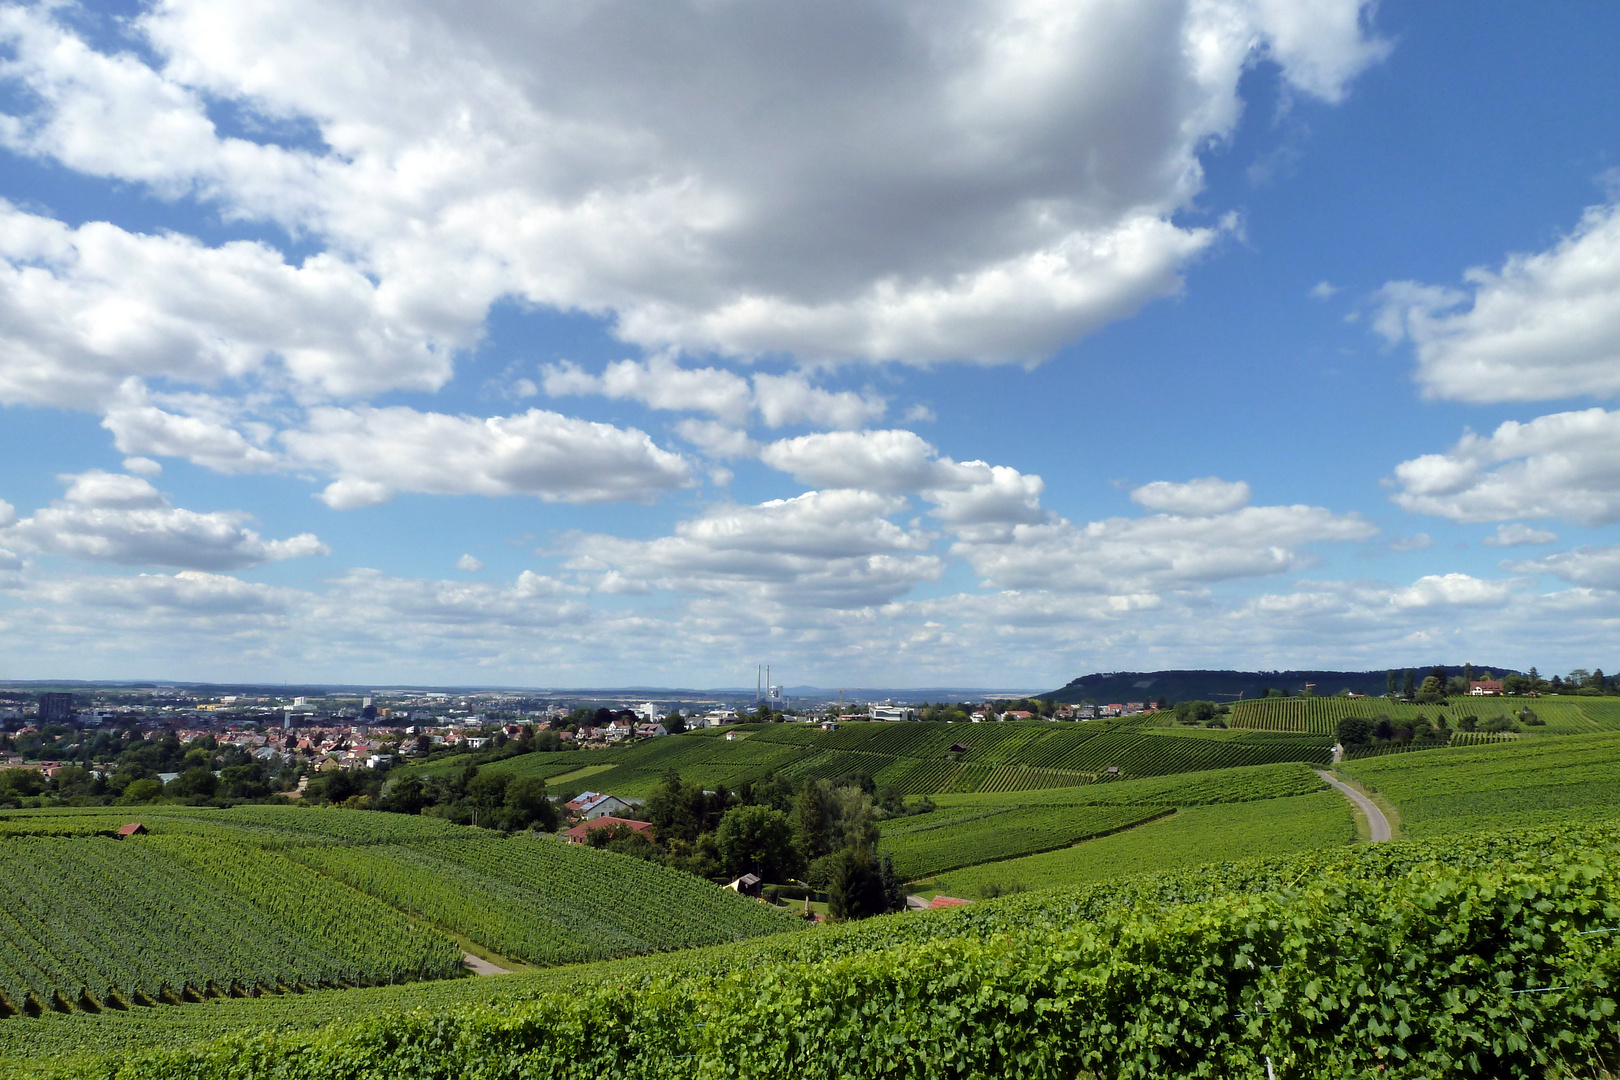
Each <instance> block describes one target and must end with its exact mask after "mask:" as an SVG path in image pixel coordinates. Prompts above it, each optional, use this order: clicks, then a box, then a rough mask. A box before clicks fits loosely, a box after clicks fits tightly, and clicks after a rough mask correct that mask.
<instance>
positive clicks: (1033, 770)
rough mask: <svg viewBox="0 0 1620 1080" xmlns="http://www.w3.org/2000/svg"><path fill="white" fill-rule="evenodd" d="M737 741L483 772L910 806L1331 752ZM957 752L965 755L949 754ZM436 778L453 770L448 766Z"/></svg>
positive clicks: (769, 738) (772, 733)
mask: <svg viewBox="0 0 1620 1080" xmlns="http://www.w3.org/2000/svg"><path fill="white" fill-rule="evenodd" d="M735 730H737V731H738V732H739V734H741V735H743V736H744V737H743V738H741V739H738V740H736V741H734V742H728V741H726V740H724V739H722V738H717V737H716V733H715V732H713V731H707V730H705V731H700V732H691V733H688V734H685V735H676V736H669V737H666V738H659V739H648V740H644V741H642V742H637V743H634V744H631V745H628V746H623V747H618V748H614V749H609V750H579V751H565V752H561V753H539V754H525V755H523V756H521V757H517V758H508V759H506V760H503V761H500V762H497V763H495V764H492V765H489V766H486V768H489V769H494V770H498V771H501V772H508V773H512V774H514V775H528V776H542V777H545V778H546V780H547V783H548V784H549V785H550V787H551V790H552V791H553V793H556V794H561V795H565V796H572V795H575V794H577V793H578V792H579V791H581V790H584V789H586V788H587V787H589V788H591V789H593V790H599V791H611V792H612V793H613V794H615V795H621V796H628V797H631V798H645V797H647V796H649V795H651V794H652V793H653V792H654V791H655V790H657V788H658V785H659V784H660V783H662V782H663V778H664V775H665V774H666V773H667V772H668V771H669V770H671V769H674V770H675V771H677V772H679V773H680V774H681V776H682V777H683V778H684V779H686V780H687V781H689V782H696V783H700V784H702V785H703V786H704V787H707V788H710V789H713V788H717V787H720V786H722V785H723V786H725V787H727V788H730V789H731V790H733V791H735V790H738V789H739V788H741V787H742V786H743V785H744V784H747V783H752V782H756V781H759V780H762V779H764V778H765V777H767V776H770V775H772V774H773V773H780V774H782V775H784V776H788V777H792V778H794V779H795V780H801V781H802V780H831V779H836V778H838V777H840V776H846V775H849V774H852V773H864V774H865V775H867V776H870V777H872V778H873V779H874V781H875V782H876V783H877V784H878V785H880V786H889V787H893V788H894V789H895V790H897V791H899V792H900V793H901V794H902V795H908V796H909V795H938V794H941V793H946V792H975V791H989V792H998V791H1023V790H1040V789H1043V788H1055V787H1072V786H1076V785H1080V784H1091V783H1096V782H1099V781H1106V780H1113V779H1118V778H1122V777H1143V776H1160V775H1165V774H1169V773H1177V772H1192V771H1198V770H1206V769H1221V768H1231V767H1235V766H1243V765H1260V764H1266V763H1270V762H1279V761H1308V762H1317V763H1325V762H1326V761H1327V760H1328V758H1329V756H1330V747H1331V745H1332V740H1331V739H1330V738H1322V737H1316V736H1312V735H1302V734H1287V733H1278V732H1274V731H1261V730H1254V731H1220V730H1206V729H1177V728H1163V727H1154V726H1151V725H1150V724H1148V723H1147V722H1146V721H1145V720H1140V719H1135V718H1132V719H1127V720H1123V721H1094V722H1089V723H1044V722H1025V723H1001V724H946V723H894V724H884V723H870V722H855V723H847V724H843V725H841V726H840V727H839V728H837V729H836V730H833V731H822V730H821V729H820V728H817V727H812V726H810V725H807V724H751V725H744V726H742V727H740V728H737V729H735ZM955 746H961V747H963V748H964V749H962V750H953V749H952V747H955ZM451 760H454V759H451ZM432 767H433V768H435V769H439V770H443V769H446V768H448V766H447V765H446V763H444V762H437V763H435V764H434V765H433V766H432ZM1110 770H1114V771H1110Z"/></svg>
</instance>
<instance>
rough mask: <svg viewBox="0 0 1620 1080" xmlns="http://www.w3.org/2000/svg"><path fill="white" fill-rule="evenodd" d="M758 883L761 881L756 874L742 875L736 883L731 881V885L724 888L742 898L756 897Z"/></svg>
mask: <svg viewBox="0 0 1620 1080" xmlns="http://www.w3.org/2000/svg"><path fill="white" fill-rule="evenodd" d="M760 883H761V879H760V876H759V875H758V874H744V875H743V876H742V877H740V878H738V879H737V880H736V881H733V882H732V883H731V884H729V885H727V886H726V888H728V889H730V890H731V891H732V892H735V893H741V894H742V895H744V896H756V897H757V896H758V895H759V886H760Z"/></svg>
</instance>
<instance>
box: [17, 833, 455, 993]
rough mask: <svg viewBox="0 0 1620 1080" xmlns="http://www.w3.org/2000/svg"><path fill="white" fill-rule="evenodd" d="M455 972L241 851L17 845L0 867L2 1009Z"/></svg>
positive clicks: (354, 908)
mask: <svg viewBox="0 0 1620 1080" xmlns="http://www.w3.org/2000/svg"><path fill="white" fill-rule="evenodd" d="M459 973H460V955H459V952H458V951H457V950H456V949H455V947H454V946H453V945H452V943H451V942H450V940H449V939H448V938H445V937H444V936H442V935H440V934H437V933H433V932H432V931H429V930H426V929H423V928H419V927H416V926H413V925H411V924H410V923H409V922H408V921H407V920H406V919H405V917H404V916H403V915H401V914H400V913H399V912H397V911H393V910H390V909H389V908H387V907H385V906H384V905H382V904H379V903H377V902H375V901H373V900H370V899H369V898H366V897H357V896H355V895H354V894H353V893H352V892H351V891H350V890H348V889H345V888H343V887H342V886H340V885H337V884H335V883H332V882H329V881H326V880H323V879H322V878H320V877H318V876H317V875H315V874H313V873H311V872H310V871H309V870H307V869H305V868H304V867H302V866H299V865H297V864H296V863H293V862H290V861H288V860H287V859H285V858H283V857H281V856H280V855H278V854H276V853H273V852H269V851H264V850H261V849H258V848H254V847H250V846H247V845H243V844H237V843H231V842H228V841H225V840H222V839H217V838H216V839H206V840H205V839H203V838H201V837H196V836H185V835H172V836H149V837H132V838H130V839H127V840H122V841H120V840H112V839H107V838H105V837H94V836H86V837H81V838H68V839H63V838H43V837H36V838H16V839H12V840H10V841H8V842H7V843H6V845H5V852H4V858H3V859H0V995H3V997H4V1004H5V1007H6V1008H7V1009H8V1010H9V1011H11V1012H13V1013H24V1012H37V1011H39V1010H41V1009H51V1008H62V1007H76V1006H81V1005H82V1006H83V1007H91V1008H95V1007H103V1006H109V1005H110V1006H114V1007H127V1006H129V1005H132V1004H134V1003H136V1002H138V1001H147V1002H154V1001H162V1000H175V999H178V998H181V997H186V996H189V997H191V998H193V999H196V998H199V997H203V996H217V995H219V994H221V993H230V992H232V991H233V990H235V991H237V992H240V991H241V989H242V988H258V987H261V986H263V987H269V988H272V989H275V988H282V987H294V986H317V985H322V984H335V983H340V982H341V983H349V984H365V983H373V982H392V981H395V980H403V979H418V978H444V977H447V976H451V975H455V974H459Z"/></svg>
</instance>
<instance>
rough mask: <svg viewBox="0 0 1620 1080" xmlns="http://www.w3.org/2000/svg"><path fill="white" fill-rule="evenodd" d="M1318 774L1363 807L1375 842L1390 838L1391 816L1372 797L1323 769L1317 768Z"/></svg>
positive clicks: (1362, 809)
mask: <svg viewBox="0 0 1620 1080" xmlns="http://www.w3.org/2000/svg"><path fill="white" fill-rule="evenodd" d="M1316 775H1317V776H1320V777H1321V778H1322V779H1324V780H1326V781H1327V782H1328V783H1330V784H1332V785H1333V786H1334V787H1336V788H1338V789H1339V791H1340V793H1341V794H1343V795H1344V797H1345V798H1347V799H1349V800H1350V801H1351V802H1353V803H1355V804H1356V806H1358V807H1359V808H1360V809H1361V812H1362V813H1363V814H1366V815H1367V826H1368V828H1369V829H1371V831H1372V839H1373V842H1374V843H1377V842H1378V841H1380V840H1388V839H1389V837H1390V830H1389V818H1387V817H1385V816H1384V812H1383V811H1382V810H1380V809H1378V807H1377V806H1375V805H1374V804H1373V801H1372V800H1371V799H1369V798H1367V796H1365V795H1363V794H1362V793H1361V792H1359V791H1357V790H1356V789H1355V788H1353V787H1351V786H1350V785H1349V784H1346V783H1345V782H1344V781H1342V780H1336V779H1334V778H1333V777H1332V776H1329V775H1328V774H1327V773H1325V772H1323V771H1322V770H1321V769H1317V770H1316Z"/></svg>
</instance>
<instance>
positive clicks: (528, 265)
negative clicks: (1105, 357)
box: [0, 0, 1387, 426]
mask: <svg viewBox="0 0 1620 1080" xmlns="http://www.w3.org/2000/svg"><path fill="white" fill-rule="evenodd" d="M58 10H59V9H54V8H49V7H45V8H26V9H24V8H8V9H6V11H5V17H4V19H3V20H0V38H3V39H4V41H5V44H6V45H7V46H8V47H9V49H10V51H11V53H12V62H11V63H10V64H9V65H8V67H7V70H6V74H7V75H8V76H9V78H10V79H11V81H12V82H13V83H14V84H15V85H17V86H19V87H20V88H21V89H22V91H23V92H24V95H25V97H24V100H25V102H26V105H25V107H24V111H22V112H19V113H18V114H16V115H14V116H9V117H5V118H4V122H3V123H0V141H3V142H4V144H5V145H7V146H8V147H9V148H10V149H12V150H13V151H14V152H17V153H21V154H26V155H31V156H35V157H40V158H47V159H51V160H54V161H57V162H60V163H61V164H63V165H65V166H66V167H68V168H70V169H75V170H78V171H80V172H84V173H88V174H92V175H96V176H102V177H108V178H114V179H120V180H126V181H130V182H134V183H139V184H143V185H146V186H147V187H148V189H149V190H151V191H152V192H154V193H155V194H157V195H158V196H160V197H164V198H176V197H180V196H182V195H185V196H190V197H194V198H199V199H203V200H207V201H210V202H213V203H215V204H217V205H218V206H220V207H221V208H222V210H223V211H224V213H225V214H226V215H227V216H228V217H232V218H248V219H254V220H259V221H268V222H273V223H275V224H278V225H280V226H282V227H284V228H285V229H287V230H289V231H291V232H294V233H296V234H298V235H300V236H305V237H311V238H314V239H315V240H316V241H318V242H319V243H321V244H324V245H325V247H326V253H323V254H321V255H317V256H312V257H311V258H310V259H308V260H306V261H305V262H304V263H303V264H301V265H300V266H298V267H292V266H287V265H284V264H282V263H281V261H280V259H279V257H278V256H276V255H275V253H274V252H271V251H268V250H266V249H264V248H263V247H262V245H257V244H243V245H227V246H225V247H221V248H218V249H206V248H202V247H200V246H199V245H197V244H195V242H193V241H190V240H187V239H185V238H180V237H145V238H134V237H131V236H129V234H123V235H120V234H119V232H118V230H116V229H113V228H112V227H110V226H86V227H85V228H84V229H81V230H77V231H76V232H72V233H71V234H64V233H63V232H62V231H61V230H60V229H58V231H57V233H56V234H55V235H54V236H52V237H48V238H47V239H49V242H50V245H51V246H52V250H51V251H50V252H47V253H44V254H40V253H32V254H27V255H23V254H19V253H18V250H17V247H16V245H15V243H12V244H8V243H6V238H4V237H0V254H3V255H6V256H9V257H10V258H11V259H12V263H11V268H12V271H13V281H12V283H11V284H12V288H11V296H12V299H13V309H12V310H10V311H8V312H7V313H6V314H7V319H6V322H7V325H8V326H12V327H14V328H15V329H14V330H13V338H14V339H15V340H14V342H13V345H12V355H13V357H14V359H15V362H14V363H12V364H10V365H8V366H7V368H6V371H5V374H6V375H7V376H8V378H7V379H6V380H5V381H3V382H0V392H4V393H7V394H9V395H11V396H12V397H13V398H15V399H25V400H50V401H53V402H61V401H67V400H72V398H73V393H74V388H80V389H83V388H84V387H86V386H91V387H93V386H97V385H100V384H102V383H104V382H105V381H106V379H107V378H108V377H109V376H112V377H118V376H123V375H128V374H135V375H157V374H173V372H171V371H169V370H163V371H159V370H156V369H160V368H162V369H171V368H172V369H179V374H181V375H183V376H185V377H191V378H204V377H213V376H217V375H218V373H219V372H220V371H222V370H231V369H236V368H242V367H257V366H260V365H262V364H263V363H264V357H265V356H266V355H267V354H268V353H270V352H274V353H275V354H276V355H279V356H280V357H282V358H283V361H284V363H285V366H286V368H287V369H288V371H289V373H290V374H291V376H292V377H293V378H294V379H295V380H297V381H298V382H299V384H300V385H301V386H304V387H306V388H308V389H310V390H312V391H318V392H320V393H326V394H354V393H368V392H373V391H375V390H377V389H381V388H386V387H394V386H429V387H431V386H436V385H439V384H440V383H442V382H443V380H444V379H445V378H446V376H447V371H448V367H447V365H448V362H449V357H448V353H449V352H452V351H454V350H455V349H457V348H460V347H463V346H465V345H467V344H470V343H472V342H474V341H476V339H477V335H478V329H479V326H480V324H481V323H482V320H483V318H484V315H485V313H486V312H487V310H488V307H489V305H490V304H491V303H493V302H494V301H496V300H497V299H499V298H501V297H503V296H512V297H516V298H519V299H521V300H522V301H524V302H528V303H535V304H542V305H548V306H552V307H556V308H561V309H569V310H581V311H587V312H591V313H594V314H606V315H608V316H610V317H611V318H613V319H614V322H615V325H616V327H617V329H618V332H619V333H620V334H621V335H622V336H623V337H624V338H626V339H627V340H630V341H633V342H636V343H638V344H641V345H644V346H647V347H649V348H654V349H658V348H664V347H671V346H673V347H676V348H681V349H685V350H688V351H692V352H709V351H715V352H719V353H721V354H729V355H756V354H764V353H778V354H779V353H791V354H793V355H796V356H798V357H800V358H801V359H807V360H823V359H878V360H884V359H893V360H901V361H911V362H933V361H941V360H953V359H965V360H975V361H985V362H998V361H1016V362H1024V363H1029V362H1036V361H1039V360H1042V359H1044V358H1045V357H1047V356H1049V355H1050V354H1051V353H1052V352H1053V351H1054V350H1055V349H1057V348H1058V347H1060V346H1061V345H1062V344H1064V343H1066V342H1068V341H1071V340H1073V339H1074V338H1075V337H1077V336H1079V335H1081V334H1084V333H1086V332H1087V331H1089V330H1091V329H1093V328H1095V327H1097V326H1100V325H1102V324H1104V323H1106V322H1108V321H1110V320H1113V319H1117V318H1120V317H1122V316H1125V315H1128V314H1130V313H1131V312H1133V311H1135V310H1137V309H1138V308H1139V307H1141V305H1143V304H1144V303H1146V302H1148V301H1149V300H1151V299H1153V298H1155V297H1159V296H1164V295H1166V294H1169V293H1173V292H1175V291H1176V290H1177V289H1178V288H1179V286H1180V271H1181V269H1182V268H1183V267H1184V266H1185V265H1186V264H1187V263H1188V261H1189V260H1191V259H1193V258H1196V257H1197V256H1198V255H1199V254H1200V253H1202V252H1204V251H1206V250H1207V249H1208V248H1209V246H1210V245H1211V244H1212V243H1213V242H1214V241H1215V240H1216V238H1217V236H1218V235H1219V234H1220V233H1221V231H1222V229H1223V226H1219V225H1182V224H1179V223H1177V222H1176V221H1175V220H1174V216H1175V215H1176V214H1177V213H1178V212H1181V211H1184V210H1192V209H1195V207H1194V198H1195V196H1196V195H1197V194H1198V193H1199V191H1200V190H1201V189H1202V186H1203V177H1202V169H1201V165H1200V163H1199V159H1198V155H1199V153H1200V152H1201V151H1203V150H1205V149H1206V148H1207V147H1209V146H1210V145H1211V144H1212V143H1215V142H1218V141H1220V140H1221V139H1223V138H1225V137H1227V136H1229V135H1230V134H1231V133H1232V131H1233V129H1234V126H1235V124H1236V122H1237V119H1238V117H1239V116H1240V115H1241V111H1242V102H1241V99H1240V97H1239V86H1240V81H1241V79H1242V78H1243V76H1244V73H1245V72H1246V71H1247V70H1248V69H1250V68H1251V67H1252V66H1253V65H1255V64H1256V63H1257V62H1259V61H1261V60H1263V59H1266V58H1269V59H1272V60H1274V61H1276V63H1277V65H1278V66H1279V69H1280V72H1281V78H1282V80H1283V81H1284V83H1285V86H1286V90H1287V91H1288V92H1291V93H1303V94H1308V95H1314V96H1316V97H1318V98H1320V99H1323V100H1326V101H1330V102H1332V101H1337V100H1339V99H1340V98H1341V97H1342V96H1343V94H1344V93H1345V91H1346V88H1347V86H1348V84H1349V83H1350V81H1351V80H1353V79H1354V78H1355V77H1356V75H1357V74H1358V73H1359V72H1360V71H1362V70H1363V69H1365V68H1366V67H1367V66H1368V65H1369V64H1372V63H1375V62H1377V61H1378V60H1379V59H1380V58H1381V57H1382V56H1383V55H1384V54H1385V52H1386V51H1387V49H1386V46H1385V45H1384V44H1383V43H1382V42H1380V41H1379V40H1378V39H1377V38H1376V37H1375V36H1374V35H1373V33H1372V32H1371V31H1370V30H1369V28H1368V26H1367V16H1368V15H1369V14H1370V11H1371V4H1370V3H1367V2H1365V0H1264V2H1255V0H1201V2H1199V3H1196V4H1182V3H1174V2H1170V0H1156V2H1142V3H1136V4H1075V5H1066V6H1065V5H1047V6H1041V5H1036V4H1030V3H1027V2H1025V0H991V2H980V0H931V2H929V3H922V2H921V0H901V2H897V3H892V4H885V5H876V6H874V5H865V6H860V5H855V6H850V5H812V6H810V7H808V8H782V7H771V6H765V7H757V8H746V9H738V8H736V7H733V6H730V5H719V6H716V5H711V4H685V3H681V4H672V5H651V6H648V5H642V6H634V5H629V6H627V5H624V4H621V3H614V2H609V0H597V2H592V3H586V4H582V5H574V6H570V7H566V8H564V7H553V6H545V5H540V6H535V5H516V4H508V3H501V4H496V5H494V6H490V7H485V8H481V9H479V10H478V11H476V12H469V11H465V10H460V9H457V10H455V11H453V12H452V11H450V10H448V9H446V8H444V7H443V6H441V5H437V4H431V3H426V2H406V3H401V4H393V5H380V4H374V3H356V4H350V5H344V6H343V7H342V8H341V10H334V9H333V8H332V6H331V5H327V4H320V3H317V2H316V0H273V2H268V3H262V4H252V5H228V6H225V7H221V6H220V5H218V4H213V3H204V2H202V0H171V2H168V3H164V4H161V5H157V6H155V7H153V8H150V9H148V10H146V11H145V12H144V13H142V14H141V15H139V16H137V17H135V18H133V19H132V20H130V21H128V22H127V23H125V24H123V29H124V30H125V32H128V33H133V34H137V35H140V36H141V37H142V38H143V39H144V40H143V41H142V42H141V44H142V45H143V46H145V47H146V51H140V50H133V49H132V50H126V51H120V52H118V53H116V54H114V53H110V52H100V51H97V50H96V49H95V48H92V47H91V46H90V45H88V44H87V43H86V41H85V40H84V39H83V38H82V37H80V36H79V35H78V34H77V32H76V31H75V30H74V29H73V28H72V27H73V22H72V20H71V19H69V18H68V17H67V16H66V15H65V14H58ZM143 56H150V57H152V59H151V61H150V62H148V61H146V60H144V59H143ZM216 103H225V104H228V105H230V106H232V107H234V108H235V109H237V110H238V111H240V112H241V113H243V114H244V115H245V116H246V117H248V118H249V119H251V120H254V121H258V122H261V123H262V124H263V126H264V127H265V129H266V130H267V131H269V132H271V133H272V134H271V136H270V137H267V138H265V139H264V140H263V141H261V142H253V141H249V140H246V139H242V138H236V137H231V136H226V135H223V134H222V133H221V132H220V131H219V130H218V128H217V126H216V125H215V124H214V122H213V121H212V119H211V118H210V115H209V110H210V108H211V107H212V106H213V105H215V104H216ZM289 129H297V130H300V131H305V132H307V133H308V134H309V135H311V136H313V137H306V138H288V137H285V136H282V135H279V134H277V133H280V132H284V131H286V130H289ZM1009 161H1018V162H1020V167H1019V168H1016V169H1010V168H1008V167H1007V163H1008V162H1009ZM23 227H24V228H28V229H32V230H33V231H34V232H36V233H40V232H49V231H50V230H49V229H48V228H45V229H43V230H42V228H41V227H40V226H37V225H26V224H25V225H24V226H23ZM87 252H89V253H92V254H88V255H87V254H85V253H87ZM99 252H107V253H109V255H110V256H111V257H110V258H107V259H103V258H100V257H99V255H96V254H94V253H99ZM25 263H28V264H29V265H30V266H32V265H35V264H37V265H38V266H39V268H40V269H41V270H42V273H38V274H31V273H28V272H27V271H26V269H25V267H24V264H25ZM24 279H28V280H26V281H25V280H24ZM204 279H212V280H214V281H215V282H216V283H224V284H227V285H228V286H229V288H227V289H223V290H222V289H219V288H217V287H216V288H214V289H210V290H207V291H205V292H203V293H200V294H194V295H193V298H192V299H191V300H190V301H189V302H188V300H187V299H186V298H187V295H188V287H189V286H191V285H194V284H196V283H200V282H201V281H203V280H204ZM34 285H38V286H40V287H39V288H33V287H32V286H34ZM124 297H127V298H128V299H129V301H130V306H129V315H130V316H131V317H130V318H129V319H126V320H124V325H122V326H120V327H119V328H118V332H117V333H112V332H109V333H107V334H105V335H99V336H97V335H90V336H86V335H85V334H84V333H83V332H82V331H76V330H75V327H77V326H81V325H84V324H85V323H86V322H87V321H93V320H92V319H91V315H93V313H95V312H97V311H107V310H109V309H110V307H111V306H112V305H114V304H115V303H116V302H117V301H118V300H119V299H120V298H124ZM47 342H51V344H49V345H48V344H47ZM62 346H67V347H66V348H63V347H62ZM25 358H31V359H32V360H33V361H35V362H38V361H41V360H44V359H47V358H49V359H51V361H52V363H51V364H50V365H49V367H48V368H46V369H44V370H42V371H40V372H39V373H38V374H36V375H33V376H29V375H28V374H27V367H28V365H27V364H26V363H24V362H23V361H24V359H25ZM868 419H869V418H868ZM856 423H857V422H855V421H850V426H855V425H856Z"/></svg>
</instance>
